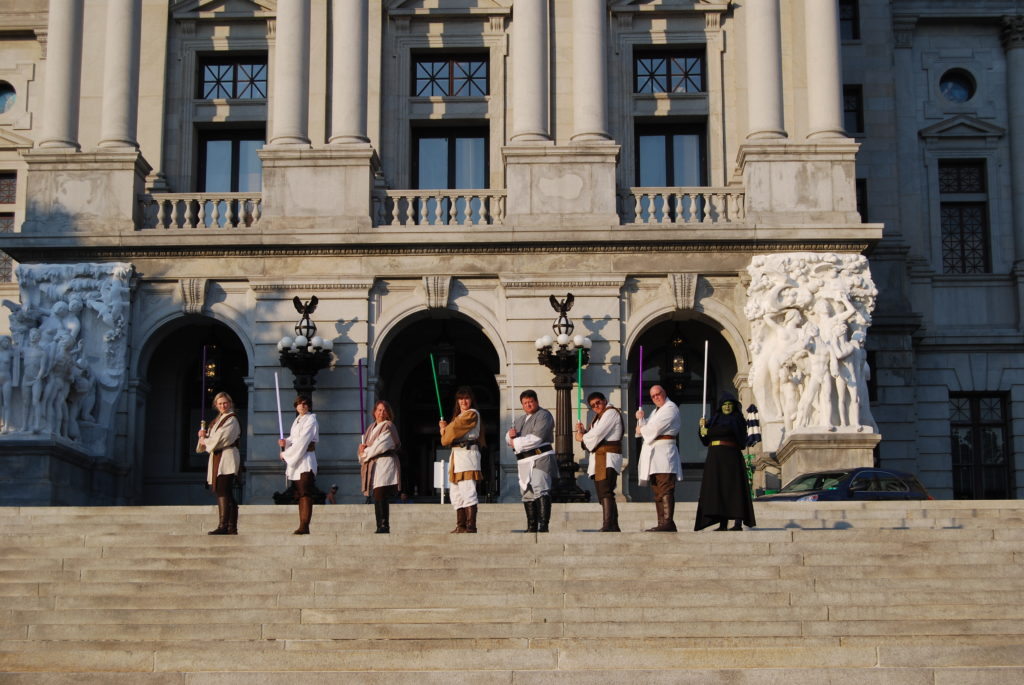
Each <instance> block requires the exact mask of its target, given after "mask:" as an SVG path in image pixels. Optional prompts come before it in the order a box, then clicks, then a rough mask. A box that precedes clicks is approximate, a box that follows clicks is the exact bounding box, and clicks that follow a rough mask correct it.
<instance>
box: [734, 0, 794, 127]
mask: <svg viewBox="0 0 1024 685" xmlns="http://www.w3.org/2000/svg"><path fill="white" fill-rule="evenodd" d="M746 15H747V16H746V26H745V29H744V30H745V31H746V34H747V126H748V128H747V140H756V139H765V138H785V137H786V128H785V119H784V118H783V112H782V46H781V38H780V35H779V0H757V2H748V3H746Z"/></svg>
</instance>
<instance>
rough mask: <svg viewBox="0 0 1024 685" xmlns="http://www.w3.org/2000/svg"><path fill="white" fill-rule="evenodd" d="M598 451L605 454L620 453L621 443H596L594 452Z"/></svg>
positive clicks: (611, 441) (610, 441)
mask: <svg viewBox="0 0 1024 685" xmlns="http://www.w3.org/2000/svg"><path fill="white" fill-rule="evenodd" d="M599 449H604V451H605V452H614V453H616V454H621V453H622V441H621V440H605V441H603V442H600V443H598V445H597V447H595V448H594V451H595V452H596V451H597V450H599Z"/></svg>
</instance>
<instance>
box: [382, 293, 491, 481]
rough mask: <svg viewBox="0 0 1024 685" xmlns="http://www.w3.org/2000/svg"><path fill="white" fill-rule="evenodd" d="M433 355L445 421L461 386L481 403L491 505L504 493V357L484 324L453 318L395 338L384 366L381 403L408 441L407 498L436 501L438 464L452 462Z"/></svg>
mask: <svg viewBox="0 0 1024 685" xmlns="http://www.w3.org/2000/svg"><path fill="white" fill-rule="evenodd" d="M431 354H433V355H434V358H435V360H436V362H437V366H438V385H439V387H440V394H441V406H442V407H443V408H444V416H445V418H446V419H448V420H451V418H452V408H453V407H454V405H455V391H456V389H458V387H459V386H462V385H468V386H470V387H471V388H472V389H473V394H474V395H475V396H476V402H477V408H478V409H479V410H480V413H481V415H482V417H483V421H484V429H485V436H486V439H487V447H486V449H485V450H484V460H483V461H484V482H483V483H482V484H480V494H481V496H482V497H486V498H487V499H489V500H493V499H495V498H496V497H497V496H498V494H499V492H500V487H499V485H500V484H499V482H498V479H499V478H500V469H499V466H498V459H499V453H500V445H499V444H498V433H499V425H498V418H499V412H500V403H501V397H500V391H499V389H498V383H497V381H496V380H495V375H496V374H497V373H498V354H497V352H496V351H495V350H494V346H493V345H491V342H490V340H488V339H487V336H485V335H484V334H483V331H482V330H481V327H480V326H479V325H478V324H476V323H475V322H473V321H471V320H469V319H466V318H463V317H461V316H459V315H457V314H454V313H451V314H448V315H445V316H442V317H440V318H437V317H435V318H429V319H427V318H424V319H420V320H418V321H414V322H411V323H409V324H408V325H406V326H405V327H404V328H402V329H401V330H400V331H398V332H397V333H395V334H394V336H393V338H392V339H391V340H390V342H388V344H387V346H386V349H385V351H384V354H383V356H382V357H381V360H380V365H379V367H378V368H379V372H378V374H377V376H378V385H377V387H378V397H380V398H382V399H386V400H388V401H389V402H390V403H391V405H392V407H393V408H394V410H395V423H396V424H397V425H398V430H399V433H400V437H401V439H402V455H401V462H402V487H403V491H404V493H405V494H406V495H407V496H408V497H409V498H411V499H414V500H421V501H437V499H436V498H437V495H436V493H435V491H434V462H435V461H436V460H437V459H438V458H440V455H443V456H444V458H447V456H448V450H447V449H442V448H441V440H440V435H439V434H438V428H437V422H438V420H439V418H440V417H439V416H438V407H437V394H436V393H435V391H434V379H433V374H432V372H431V368H430V355H431Z"/></svg>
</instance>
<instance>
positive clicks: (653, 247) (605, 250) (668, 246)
mask: <svg viewBox="0 0 1024 685" xmlns="http://www.w3.org/2000/svg"><path fill="white" fill-rule="evenodd" d="M20 237H21V236H17V235H16V234H13V235H12V236H10V237H0V242H2V243H3V244H2V245H0V249H3V250H4V251H5V252H7V253H8V254H10V255H11V256H12V257H13V258H14V259H16V260H17V261H19V262H43V261H54V262H61V261H68V262H71V261H73V262H81V261H87V260H123V259H166V258H170V257H175V258H182V257H185V258H193V257H210V258H217V259H223V258H230V257H237V258H252V259H259V258H278V257H374V256H380V257H390V256H403V255H431V256H434V255H440V256H445V255H522V254H550V253H552V252H558V253H561V254H652V253H690V254H699V253H707V252H711V253H726V252H727V253H760V252H863V251H864V250H866V249H867V248H868V247H870V246H871V245H872V244H874V243H875V242H876V241H875V240H874V239H871V238H865V239H849V240H827V239H823V240H792V241H787V240H734V241H733V240H722V241H710V240H708V241H703V240H702V241H665V242H649V243H631V242H608V241H602V242H597V243H593V244H585V245H584V244H577V243H573V244H560V243H517V244H451V245H431V244H420V245H409V244H404V245H344V246H338V245H299V246H289V245H273V246H272V245H234V246H219V245H183V246H179V245H165V246H159V247H144V246H128V245H125V246H116V245H97V246H86V245H66V246H65V245H60V246H50V247H42V246H29V245H24V246H23V245H19V244H18V243H20V242H22V240H23V239H21V240H19V239H17V238H20ZM5 238H7V239H5ZM10 238H16V239H15V240H11V239H10Z"/></svg>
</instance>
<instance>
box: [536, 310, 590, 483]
mask: <svg viewBox="0 0 1024 685" xmlns="http://www.w3.org/2000/svg"><path fill="white" fill-rule="evenodd" d="M573 300H574V298H573V296H572V293H569V294H568V295H567V296H566V298H565V299H564V300H562V301H561V302H559V301H558V300H557V299H556V298H555V296H554V295H552V296H551V306H552V307H553V308H554V309H555V311H557V312H558V318H557V319H555V323H554V324H553V325H552V326H551V330H552V331H553V332H554V334H555V335H554V336H550V335H545V336H544V337H542V338H538V339H537V341H536V342H535V345H536V347H537V361H538V362H540V364H541V365H542V366H545V367H547V368H548V369H550V370H551V373H552V374H554V385H555V455H556V457H557V459H558V479H557V480H556V481H555V483H554V484H553V486H552V489H551V499H552V500H553V501H555V502H588V501H590V493H589V492H587V491H585V490H583V489H582V488H580V487H579V486H578V485H576V471H578V470H579V466H577V465H576V462H575V461H573V458H572V452H573V448H572V433H573V430H572V387H573V384H574V383H575V382H576V373H577V371H578V369H579V368H580V367H581V366H586V365H587V364H588V363H589V362H590V338H587V337H584V336H582V335H577V336H575V337H572V331H573V325H572V321H570V320H569V316H568V315H567V314H566V312H568V311H569V310H570V309H571V308H572V303H573Z"/></svg>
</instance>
